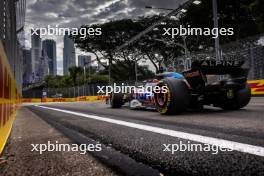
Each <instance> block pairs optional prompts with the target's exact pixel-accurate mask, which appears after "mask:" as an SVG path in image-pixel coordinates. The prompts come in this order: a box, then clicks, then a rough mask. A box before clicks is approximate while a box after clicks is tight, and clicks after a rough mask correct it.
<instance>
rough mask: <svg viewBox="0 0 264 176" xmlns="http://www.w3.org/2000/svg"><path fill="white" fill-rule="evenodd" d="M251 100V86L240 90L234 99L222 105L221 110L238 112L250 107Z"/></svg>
mask: <svg viewBox="0 0 264 176" xmlns="http://www.w3.org/2000/svg"><path fill="white" fill-rule="evenodd" d="M250 99H251V89H250V87H249V85H246V86H245V88H243V89H240V90H238V91H237V92H235V94H234V98H233V99H231V100H227V101H226V102H223V103H222V106H221V108H222V109H225V110H238V109H241V108H243V107H245V106H247V105H248V103H249V102H250Z"/></svg>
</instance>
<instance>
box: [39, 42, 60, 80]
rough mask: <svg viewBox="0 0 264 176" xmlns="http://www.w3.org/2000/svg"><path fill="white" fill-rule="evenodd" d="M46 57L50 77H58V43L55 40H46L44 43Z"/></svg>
mask: <svg viewBox="0 0 264 176" xmlns="http://www.w3.org/2000/svg"><path fill="white" fill-rule="evenodd" d="M42 50H43V52H44V55H47V57H48V67H49V74H50V75H57V53H56V42H55V41H54V40H44V41H43V42H42Z"/></svg>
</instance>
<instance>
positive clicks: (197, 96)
mask: <svg viewBox="0 0 264 176" xmlns="http://www.w3.org/2000/svg"><path fill="white" fill-rule="evenodd" d="M243 64H244V62H239V61H223V60H221V61H215V60H199V61H194V62H193V63H192V67H191V69H190V70H188V71H184V72H182V73H176V72H164V73H161V74H157V75H156V78H155V79H153V80H152V81H149V82H147V83H146V84H145V87H149V86H155V87H160V88H163V87H164V86H165V87H166V90H167V91H159V92H149V91H146V92H141V93H138V92H132V93H130V94H122V93H114V94H112V95H111V96H110V100H109V101H110V104H111V107H112V108H121V107H122V106H123V105H124V104H125V103H126V102H128V103H129V106H130V107H131V108H142V107H143V108H147V107H152V108H155V109H157V111H158V112H159V113H160V114H178V113H181V112H183V111H185V110H186V109H197V108H199V109H203V106H204V105H210V106H214V107H220V108H222V109H225V110H238V109H240V108H243V107H245V106H246V105H247V104H248V103H249V101H250V99H251V90H250V87H249V85H248V84H247V75H248V69H247V68H244V67H243ZM212 75H214V76H217V75H224V78H225V79H215V81H212V80H211V81H210V78H213V76H212ZM217 77H219V76H217ZM160 90H162V89H160Z"/></svg>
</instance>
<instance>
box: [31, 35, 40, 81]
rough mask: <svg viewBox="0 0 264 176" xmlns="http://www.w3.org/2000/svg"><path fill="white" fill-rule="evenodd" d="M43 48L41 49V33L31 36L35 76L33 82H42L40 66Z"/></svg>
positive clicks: (33, 72)
mask: <svg viewBox="0 0 264 176" xmlns="http://www.w3.org/2000/svg"><path fill="white" fill-rule="evenodd" d="M41 51H42V47H41V38H40V31H38V32H37V34H35V33H34V34H33V31H32V35H31V63H32V74H33V81H34V82H38V81H40V80H41V76H42V75H41V74H40V72H39V71H40V67H41V66H40V64H41V60H40V59H41V55H42V52H41Z"/></svg>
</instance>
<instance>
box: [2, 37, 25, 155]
mask: <svg viewBox="0 0 264 176" xmlns="http://www.w3.org/2000/svg"><path fill="white" fill-rule="evenodd" d="M20 97H21V93H20V92H19V91H18V89H17V85H16V81H15V79H14V76H13V74H12V72H11V69H10V65H9V62H8V59H7V56H6V54H5V50H4V47H3V44H2V42H1V41H0V155H1V153H2V151H3V149H4V147H5V145H6V142H7V139H8V137H9V135H10V132H11V129H12V125H13V122H14V120H15V117H16V110H17V109H18V107H19V106H18V105H19V101H20Z"/></svg>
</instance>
